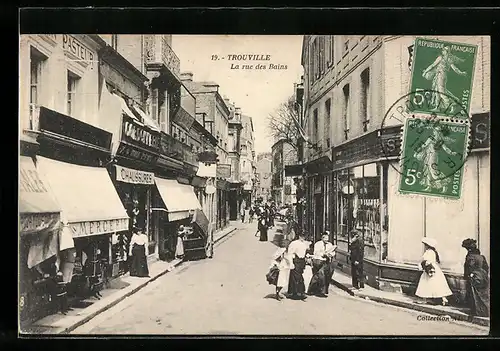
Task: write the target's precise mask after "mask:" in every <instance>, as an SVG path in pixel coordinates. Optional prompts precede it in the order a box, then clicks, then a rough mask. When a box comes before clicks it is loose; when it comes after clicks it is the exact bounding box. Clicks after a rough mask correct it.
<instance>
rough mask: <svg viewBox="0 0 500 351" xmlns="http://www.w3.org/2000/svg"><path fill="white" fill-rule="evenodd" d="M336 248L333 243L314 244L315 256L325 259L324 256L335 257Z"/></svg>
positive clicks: (319, 242)
mask: <svg viewBox="0 0 500 351" xmlns="http://www.w3.org/2000/svg"><path fill="white" fill-rule="evenodd" d="M333 251H335V246H334V245H333V244H332V243H326V244H325V243H324V242H323V241H322V240H321V241H318V242H317V243H316V244H314V256H316V257H323V255H324V254H331V255H333Z"/></svg>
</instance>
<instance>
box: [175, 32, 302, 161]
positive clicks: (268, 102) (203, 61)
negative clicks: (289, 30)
mask: <svg viewBox="0 0 500 351" xmlns="http://www.w3.org/2000/svg"><path fill="white" fill-rule="evenodd" d="M172 48H173V50H174V51H175V53H176V54H177V56H178V57H179V59H180V61H181V72H192V73H193V80H194V81H213V82H216V83H218V84H219V86H220V87H219V92H220V93H221V95H222V96H227V97H228V98H229V99H230V100H231V102H234V103H235V104H236V106H237V107H241V111H242V113H243V114H245V115H248V116H251V117H252V119H253V125H254V133H255V145H256V146H255V151H256V153H257V154H259V153H261V152H268V151H271V146H272V144H273V140H272V138H271V137H270V136H269V130H268V128H267V124H268V123H267V118H268V116H269V114H270V113H273V111H275V110H276V108H277V107H278V106H279V104H280V103H281V102H283V101H285V100H286V99H287V98H288V97H289V96H291V95H292V94H293V84H294V83H298V82H299V81H300V76H301V75H302V74H303V73H302V72H303V70H302V66H301V64H300V59H301V55H302V36H300V35H173V36H172ZM243 54H252V55H254V54H257V55H261V54H262V55H269V56H270V60H268V61H237V60H230V59H229V57H228V56H229V55H243ZM213 55H217V56H218V58H219V59H218V60H212V56H213ZM222 57H224V59H222ZM259 63H261V64H264V65H265V66H266V69H256V68H255V67H254V68H253V69H242V66H243V64H250V65H254V66H256V65H257V64H259ZM231 64H234V65H236V64H238V65H239V67H240V68H239V69H235V68H233V69H231ZM269 64H273V65H286V66H287V69H269ZM233 67H235V66H233Z"/></svg>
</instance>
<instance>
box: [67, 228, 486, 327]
mask: <svg viewBox="0 0 500 351" xmlns="http://www.w3.org/2000/svg"><path fill="white" fill-rule="evenodd" d="M255 231H256V223H253V224H246V225H244V226H242V228H241V229H239V230H237V231H235V232H233V233H232V234H231V235H229V236H228V237H227V238H225V239H224V240H223V242H222V243H221V245H220V246H218V247H217V248H216V250H215V255H214V258H213V259H211V260H210V259H207V260H202V261H197V262H187V263H184V264H183V265H181V266H179V267H178V268H177V269H176V270H175V271H173V272H171V273H169V274H166V275H164V276H162V277H161V278H159V279H157V280H156V281H154V282H152V283H150V284H149V285H148V286H147V287H145V288H144V289H142V290H141V291H139V292H138V293H136V294H135V295H133V296H131V297H129V298H127V299H125V300H124V301H123V302H121V303H119V304H118V305H116V306H115V307H113V308H111V309H110V310H108V311H106V312H104V313H103V314H101V315H99V316H97V317H96V318H94V319H92V320H91V321H89V322H88V323H87V324H84V325H82V326H81V327H79V328H77V329H76V330H74V331H73V333H72V334H87V333H90V334H119V335H130V334H159V335H166V334H210V335H236V334H281V335H284V334H295V335H297V334H298V335H485V334H487V329H484V328H480V327H476V326H474V325H469V324H466V323H462V322H450V321H428V320H422V319H425V317H426V316H429V315H426V314H422V313H419V312H416V311H410V310H405V309H402V308H398V307H393V306H387V305H383V304H379V303H376V302H371V301H364V300H361V299H359V298H355V297H351V296H350V295H348V294H347V293H345V292H344V291H342V290H340V289H338V288H336V287H331V288H330V289H331V292H330V296H329V297H328V298H327V299H321V298H316V297H309V298H308V299H307V300H306V301H305V302H302V301H293V300H283V301H281V302H280V301H277V300H275V299H274V298H273V292H274V287H273V286H270V285H268V283H267V282H266V280H265V273H266V272H267V269H268V265H269V263H270V257H271V255H272V253H273V252H274V251H275V250H276V246H275V245H274V244H273V243H271V242H266V243H262V242H259V241H258V238H256V237H255V236H254V234H255ZM273 234H274V232H273V231H272V230H271V232H270V239H272V238H273ZM306 272H307V271H306ZM308 273H309V272H308ZM309 274H310V273H309ZM307 280H308V277H307V274H306V283H307Z"/></svg>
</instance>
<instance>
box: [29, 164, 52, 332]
mask: <svg viewBox="0 0 500 351" xmlns="http://www.w3.org/2000/svg"><path fill="white" fill-rule="evenodd" d="M19 169H20V171H19V312H20V315H19V318H20V322H21V327H22V326H24V325H25V324H26V323H30V322H32V321H34V320H36V319H39V318H42V317H44V316H45V315H47V314H50V310H51V308H50V307H51V304H50V300H51V297H50V293H51V292H50V289H48V287H49V285H50V283H51V280H53V279H54V278H55V276H54V274H55V273H56V272H54V270H51V268H52V267H51V264H52V263H54V261H55V259H56V257H57V255H58V251H59V245H58V236H59V233H60V227H61V226H60V212H61V208H60V206H59V204H58V203H57V201H56V200H55V198H54V197H53V194H52V192H51V190H50V188H49V186H48V184H47V181H46V179H44V178H43V177H42V175H41V174H40V172H38V170H37V168H36V166H35V163H34V162H33V158H32V157H31V156H24V155H21V157H20V160H19ZM48 261H50V262H48Z"/></svg>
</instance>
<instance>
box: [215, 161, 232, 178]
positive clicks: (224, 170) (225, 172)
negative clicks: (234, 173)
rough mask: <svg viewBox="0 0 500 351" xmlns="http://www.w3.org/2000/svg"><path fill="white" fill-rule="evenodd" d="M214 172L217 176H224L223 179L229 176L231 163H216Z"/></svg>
mask: <svg viewBox="0 0 500 351" xmlns="http://www.w3.org/2000/svg"><path fill="white" fill-rule="evenodd" d="M216 174H217V178H225V179H229V178H231V165H230V164H223V163H219V164H217V170H216Z"/></svg>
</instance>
